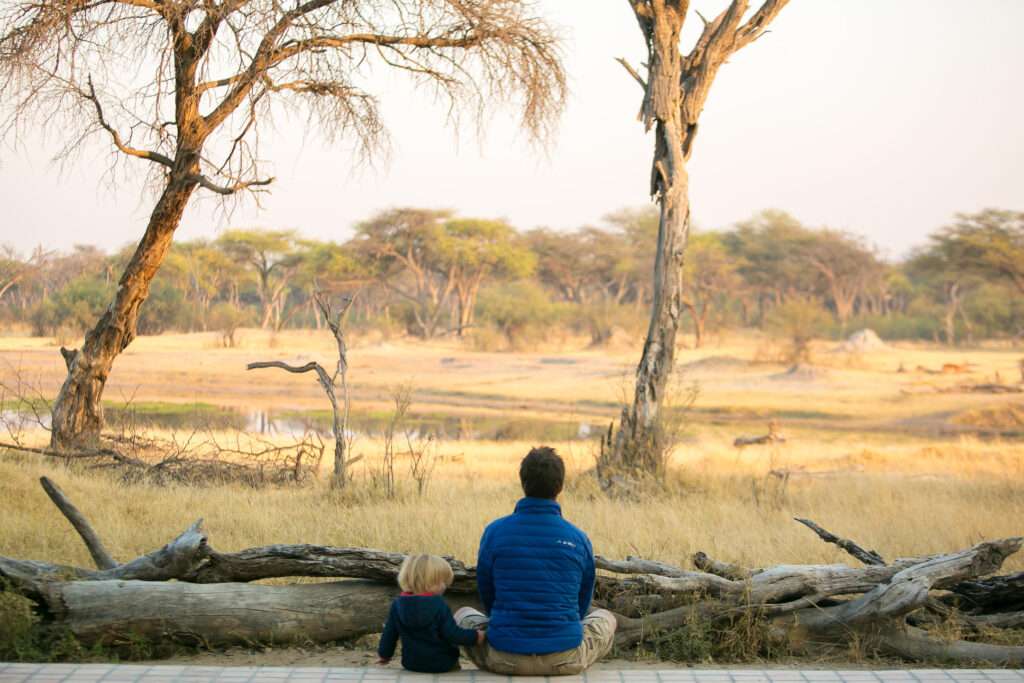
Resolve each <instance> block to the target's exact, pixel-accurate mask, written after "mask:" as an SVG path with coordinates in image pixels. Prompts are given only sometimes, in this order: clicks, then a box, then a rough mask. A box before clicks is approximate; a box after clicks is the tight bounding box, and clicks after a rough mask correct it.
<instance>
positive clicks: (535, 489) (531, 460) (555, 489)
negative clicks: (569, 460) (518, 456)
mask: <svg viewBox="0 0 1024 683" xmlns="http://www.w3.org/2000/svg"><path fill="white" fill-rule="evenodd" d="M519 482H520V483H521V484H522V485H523V493H525V494H526V495H527V496H529V497H530V498H549V499H551V500H554V499H555V498H557V497H558V494H559V493H561V492H562V484H563V483H564V482H565V463H564V462H562V458H560V457H559V455H558V453H555V449H554V448H550V447H548V446H540V447H538V448H534V449H533V450H531V451H530V452H529V453H527V454H526V457H525V458H523V461H522V462H521V463H520V464H519Z"/></svg>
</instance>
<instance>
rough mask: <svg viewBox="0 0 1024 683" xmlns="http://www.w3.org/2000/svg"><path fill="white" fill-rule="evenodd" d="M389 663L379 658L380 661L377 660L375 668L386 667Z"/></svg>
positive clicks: (388, 660) (387, 660) (389, 661)
mask: <svg viewBox="0 0 1024 683" xmlns="http://www.w3.org/2000/svg"><path fill="white" fill-rule="evenodd" d="M390 663H391V660H390V659H384V658H383V657H381V658H380V659H378V660H377V666H387V665H388V664H390Z"/></svg>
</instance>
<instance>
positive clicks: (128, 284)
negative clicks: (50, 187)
mask: <svg viewBox="0 0 1024 683" xmlns="http://www.w3.org/2000/svg"><path fill="white" fill-rule="evenodd" d="M532 9H533V5H532V3H530V2H527V1H526V0H392V1H391V2H387V3H378V2H370V1H369V0H287V1H286V2H276V1H274V0H99V1H98V2H85V1H84V0H70V1H68V0H13V1H12V2H9V3H5V4H4V6H3V8H2V9H0V92H3V98H2V102H3V104H2V105H0V107H2V109H0V111H2V112H3V119H0V121H2V122H3V124H4V125H3V132H5V133H7V134H8V135H11V136H16V135H17V134H18V133H19V131H20V130H22V129H23V128H24V127H26V126H28V125H31V124H33V123H37V122H39V123H41V122H44V121H45V122H46V125H47V126H49V127H50V129H51V130H60V131H67V133H68V137H67V146H66V148H65V152H67V153H70V152H74V151H75V150H78V149H80V148H81V146H82V143H83V142H84V141H85V139H86V138H88V137H90V136H92V135H93V134H100V135H101V136H105V137H106V139H107V140H108V142H109V144H110V146H111V147H110V148H111V151H112V154H113V157H112V158H113V159H114V162H113V163H116V161H117V159H118V158H124V157H130V158H132V159H133V160H142V161H144V162H146V164H147V165H148V168H149V172H150V174H149V178H150V181H151V184H152V186H153V187H154V189H155V190H156V194H157V199H156V203H155V205H154V206H153V209H152V212H151V214H150V217H149V221H148V223H147V225H146V228H145V231H144V233H143V237H142V239H141V241H140V242H139V244H138V247H137V248H136V250H135V252H134V254H133V255H132V257H131V259H130V261H129V262H128V265H127V266H126V267H125V270H124V272H123V274H122V275H121V279H120V281H119V286H118V288H117V292H116V294H115V296H114V300H113V301H112V302H111V303H110V306H109V307H108V308H107V310H106V312H105V313H104V314H103V315H102V316H101V318H100V319H99V321H97V323H96V325H95V326H94V327H93V328H92V329H91V330H90V331H89V332H88V334H87V335H86V338H85V343H84V344H83V345H82V348H81V349H76V350H71V351H68V350H65V351H64V352H63V355H64V358H65V361H66V363H67V369H68V374H67V379H66V380H65V382H64V385H63V387H62V388H61V390H60V393H59V395H58V397H57V400H56V402H55V403H54V409H53V431H52V446H53V447H54V448H66V447H69V446H71V445H73V444H76V443H81V442H86V441H91V440H94V439H95V438H96V437H98V435H99V432H100V429H101V427H102V423H103V411H102V406H101V403H100V399H101V396H102V394H103V388H104V385H105V383H106V381H107V376H108V375H109V373H110V370H111V367H112V366H113V363H114V359H115V358H116V357H117V355H118V354H119V353H121V351H123V350H124V349H125V347H127V346H128V344H130V343H131V342H132V340H133V339H134V337H135V335H136V323H137V321H138V317H139V308H140V306H142V304H143V302H144V301H145V300H146V297H147V296H148V294H149V287H150V283H151V282H152V280H153V277H154V276H155V275H156V272H157V270H158V269H159V267H160V265H161V263H162V262H163V260H164V258H165V256H166V255H167V252H168V249H169V248H170V245H171V240H172V238H173V236H174V231H175V229H176V228H177V227H178V224H179V222H180V220H181V217H182V213H183V212H184V211H185V208H186V206H187V205H188V203H189V201H190V199H191V198H192V195H193V193H195V192H196V191H197V190H199V189H202V190H205V191H208V192H212V193H214V194H215V195H220V196H222V197H232V196H239V195H244V194H245V193H247V192H248V193H253V192H259V191H260V190H262V189H265V188H266V186H267V185H268V184H269V183H270V182H271V180H272V178H268V177H263V176H262V175H261V173H260V156H259V137H260V136H259V132H260V130H261V128H262V127H264V126H266V125H267V124H268V123H269V119H270V116H271V113H272V109H276V111H281V109H282V107H281V105H284V106H285V107H289V108H296V107H299V108H302V107H304V108H305V109H306V111H307V112H308V122H309V123H308V124H307V126H308V125H309V124H312V125H313V126H316V127H317V128H319V129H320V130H322V131H323V132H324V133H325V134H326V135H327V136H328V137H329V138H336V137H344V136H348V135H349V134H352V135H354V137H355V139H356V141H357V147H358V149H360V150H361V151H362V153H363V155H364V156H368V155H370V154H372V153H374V152H376V151H378V150H379V149H380V148H381V143H382V140H383V137H384V136H383V133H384V131H383V125H382V123H381V119H380V116H379V112H378V101H377V98H376V97H375V96H374V95H373V94H372V92H371V90H370V87H371V86H372V85H374V79H375V78H379V77H380V73H381V71H380V70H381V69H382V68H383V69H397V70H399V71H403V72H405V73H407V74H408V75H409V76H410V77H411V78H412V79H414V81H416V82H417V83H418V84H421V85H424V84H425V85H428V86H433V87H434V88H435V89H436V91H437V92H438V94H439V95H440V96H441V97H442V98H446V99H447V100H448V102H449V103H450V105H451V106H452V107H453V108H454V109H455V110H456V111H457V110H458V109H459V106H460V105H465V106H466V107H467V109H468V110H469V111H470V112H471V113H472V114H480V113H482V112H483V111H484V110H485V109H486V108H487V105H489V104H491V103H493V102H508V101H509V100H510V98H511V100H512V101H515V102H519V104H520V105H521V111H522V124H523V126H524V128H525V129H526V130H527V131H528V132H530V133H531V134H533V135H534V136H543V135H544V134H545V133H546V132H547V131H548V128H549V125H550V124H551V123H552V121H553V120H554V119H555V117H556V116H557V114H558V113H559V112H560V110H561V107H562V105H563V103H564V95H565V75H564V72H563V70H562V65H561V62H560V54H559V47H558V38H557V35H556V34H555V32H554V30H553V29H552V28H550V27H549V26H548V25H547V24H545V23H544V22H543V21H542V20H540V19H539V18H538V17H536V16H533V15H532V13H531V12H532ZM275 102H276V103H277V104H276V106H275V104H274V103H275ZM55 121H57V122H58V123H59V124H66V125H63V126H61V125H54V122H55Z"/></svg>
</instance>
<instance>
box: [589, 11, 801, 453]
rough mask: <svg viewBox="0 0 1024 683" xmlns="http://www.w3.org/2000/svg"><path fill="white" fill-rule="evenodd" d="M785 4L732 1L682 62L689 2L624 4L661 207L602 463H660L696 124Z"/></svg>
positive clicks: (654, 194) (707, 23)
mask: <svg viewBox="0 0 1024 683" xmlns="http://www.w3.org/2000/svg"><path fill="white" fill-rule="evenodd" d="M786 1H787V0H765V1H764V2H763V4H762V5H761V7H760V8H759V9H758V10H757V11H756V12H754V14H753V15H752V16H751V17H750V18H749V19H748V20H746V21H744V15H745V14H746V12H747V9H748V5H749V2H748V0H732V2H730V3H729V6H728V7H727V8H726V9H725V10H723V11H722V13H721V14H719V15H718V16H717V17H715V19H714V20H712V21H705V22H704V30H703V31H702V33H701V35H700V37H699V38H698V39H697V42H696V43H695V45H694V47H693V49H692V50H691V51H690V52H689V53H688V54H687V55H686V56H685V57H684V56H683V55H682V54H681V53H680V51H679V47H680V46H679V38H680V34H681V32H682V28H683V24H684V22H685V21H686V14H687V11H688V9H689V3H687V2H681V1H680V0H628V2H629V5H630V8H631V9H632V10H633V13H634V15H635V17H636V20H637V23H638V24H639V27H640V31H641V33H643V36H644V40H645V43H646V45H647V49H648V60H647V64H646V66H647V78H646V79H644V78H643V77H642V76H641V75H640V74H639V73H638V72H637V71H636V70H635V69H633V67H631V66H630V65H629V64H628V63H627V62H626V61H625V60H620V62H621V63H622V65H623V66H624V67H625V68H626V70H627V71H628V72H629V73H630V75H631V76H632V77H633V78H634V79H635V80H636V81H637V82H639V83H640V86H641V87H642V88H643V91H644V97H643V104H642V107H641V110H640V119H641V120H642V121H643V123H644V127H645V128H646V129H647V130H650V129H651V128H654V138H655V140H654V159H653V162H652V164H651V188H650V191H651V196H652V197H654V199H655V200H656V201H657V202H658V204H659V207H660V209H661V211H660V216H659V221H658V245H657V252H656V255H655V262H654V302H653V306H652V310H651V322H650V326H649V327H648V329H647V339H646V341H645V342H644V349H643V355H642V356H641V358H640V363H639V365H638V366H637V370H636V388H635V392H634V396H633V403H632V405H630V406H627V407H625V408H623V410H622V420H621V423H620V425H619V431H618V433H617V434H616V437H615V441H614V444H613V448H612V451H611V457H612V458H613V460H614V461H615V462H613V463H607V464H614V465H619V466H622V467H625V468H626V469H630V470H639V471H643V472H648V473H657V472H658V471H659V470H660V467H661V465H662V462H663V454H664V446H665V444H663V443H662V434H661V431H662V428H661V422H660V417H661V408H662V402H663V401H664V398H665V387H666V385H667V384H668V379H669V377H670V376H671V374H672V366H673V361H674V359H675V345H676V332H677V330H678V329H679V315H680V310H681V307H682V291H681V290H682V270H683V257H684V254H685V251H686V240H687V237H688V236H689V232H690V197H689V176H688V175H687V172H686V162H687V161H688V160H689V158H690V153H691V151H692V149H693V139H694V136H695V135H696V133H697V120H698V119H699V117H700V113H701V110H702V109H703V108H704V102H705V100H706V99H707V96H708V92H709V91H710V89H711V84H712V83H713V82H714V79H715V75H716V74H717V72H718V68H719V67H720V66H721V65H722V64H723V63H724V62H725V60H726V59H727V58H728V57H729V56H730V55H731V54H732V53H733V52H735V51H737V50H739V49H740V48H742V47H744V46H745V45H747V44H749V43H751V42H752V41H754V40H756V39H757V38H758V37H760V36H761V35H763V33H764V31H765V27H766V26H767V25H768V24H769V23H770V22H771V21H772V19H774V18H775V16H776V15H777V14H778V13H779V12H780V11H781V10H782V7H783V6H784V5H785V4H786Z"/></svg>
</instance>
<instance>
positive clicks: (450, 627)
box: [441, 605, 483, 647]
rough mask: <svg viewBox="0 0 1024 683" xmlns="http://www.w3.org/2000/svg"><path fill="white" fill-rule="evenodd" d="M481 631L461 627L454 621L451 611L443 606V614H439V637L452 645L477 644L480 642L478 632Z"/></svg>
mask: <svg viewBox="0 0 1024 683" xmlns="http://www.w3.org/2000/svg"><path fill="white" fill-rule="evenodd" d="M481 633H483V631H476V630H474V629H471V628H462V627H461V626H459V625H458V624H456V623H455V617H453V616H452V611H451V610H450V609H448V607H447V605H446V606H445V608H444V614H443V615H442V616H441V637H442V638H444V639H445V640H446V641H448V642H449V643H451V644H452V645H465V646H467V647H468V646H470V645H479V644H480V642H481V640H482V639H481V637H480V634H481Z"/></svg>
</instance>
